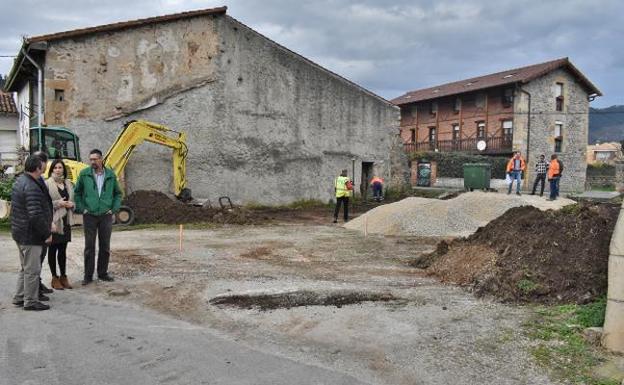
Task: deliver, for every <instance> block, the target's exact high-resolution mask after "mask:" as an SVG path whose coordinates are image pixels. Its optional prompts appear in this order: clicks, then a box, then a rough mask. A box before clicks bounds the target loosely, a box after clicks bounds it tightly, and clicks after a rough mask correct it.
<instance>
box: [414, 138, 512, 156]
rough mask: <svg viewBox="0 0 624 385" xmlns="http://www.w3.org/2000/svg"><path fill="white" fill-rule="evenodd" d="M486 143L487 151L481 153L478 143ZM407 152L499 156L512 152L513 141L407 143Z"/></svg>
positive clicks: (466, 140)
mask: <svg viewBox="0 0 624 385" xmlns="http://www.w3.org/2000/svg"><path fill="white" fill-rule="evenodd" d="M480 141H484V142H485V149H484V150H483V151H479V149H478V148H477V143H479V142H480ZM404 148H405V151H406V152H417V151H439V152H467V153H474V154H499V153H507V152H511V149H512V140H511V137H508V136H494V137H489V138H468V139H450V140H438V141H435V142H428V141H427V142H415V143H405V144H404Z"/></svg>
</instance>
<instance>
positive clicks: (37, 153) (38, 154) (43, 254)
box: [33, 151, 54, 295]
mask: <svg viewBox="0 0 624 385" xmlns="http://www.w3.org/2000/svg"><path fill="white" fill-rule="evenodd" d="M33 156H36V157H38V158H39V159H41V162H42V163H43V171H44V172H43V174H42V175H41V176H40V177H39V181H41V183H42V184H43V186H44V187H45V188H46V191H48V185H46V183H45V178H44V174H45V169H46V166H47V163H48V154H46V153H45V152H43V151H35V152H34V153H33ZM48 194H49V191H48ZM46 254H48V247H47V246H43V248H42V249H41V266H42V267H43V261H44V260H45V257H46ZM53 291H54V290H52V289H50V288H48V287H46V285H44V284H43V282H42V281H41V279H39V294H40V295H41V294H50V293H52V292H53Z"/></svg>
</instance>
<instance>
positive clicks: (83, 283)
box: [82, 278, 93, 286]
mask: <svg viewBox="0 0 624 385" xmlns="http://www.w3.org/2000/svg"><path fill="white" fill-rule="evenodd" d="M91 282H93V279H86V278H85V279H83V280H82V286H87V285H88V284H90V283H91Z"/></svg>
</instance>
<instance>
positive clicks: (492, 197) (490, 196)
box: [344, 191, 575, 237]
mask: <svg viewBox="0 0 624 385" xmlns="http://www.w3.org/2000/svg"><path fill="white" fill-rule="evenodd" d="M573 203H575V202H574V201H572V200H570V199H565V198H560V199H557V200H556V201H553V202H550V201H547V200H546V199H544V198H543V197H539V196H531V195H521V196H517V195H515V194H514V195H507V194H498V193H486V192H476V191H475V192H470V193H465V194H461V195H459V196H458V197H456V198H453V199H449V200H439V199H428V198H406V199H403V200H402V201H399V202H396V203H392V204H388V205H383V206H379V207H377V208H375V209H373V210H370V211H368V212H367V213H366V214H364V215H362V216H360V217H358V218H356V219H354V220H352V221H350V222H348V223H347V224H345V226H344V227H346V228H348V229H352V230H359V231H364V226H365V225H366V227H367V231H368V232H369V233H376V234H383V235H411V236H426V237H466V236H469V235H470V234H472V233H474V232H475V231H476V230H477V229H478V228H479V227H482V226H485V225H487V224H488V223H489V222H490V221H492V220H494V219H496V218H498V217H499V216H501V215H502V214H503V213H505V211H507V210H509V209H510V208H512V207H518V206H535V207H537V208H538V209H540V210H548V209H555V210H556V209H560V208H561V207H563V206H566V205H569V204H573Z"/></svg>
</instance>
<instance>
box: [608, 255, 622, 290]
mask: <svg viewBox="0 0 624 385" xmlns="http://www.w3.org/2000/svg"><path fill="white" fill-rule="evenodd" d="M622 277H624V257H620V256H614V255H611V256H610V257H609V281H608V282H609V298H613V299H616V300H619V301H624V279H622Z"/></svg>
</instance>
